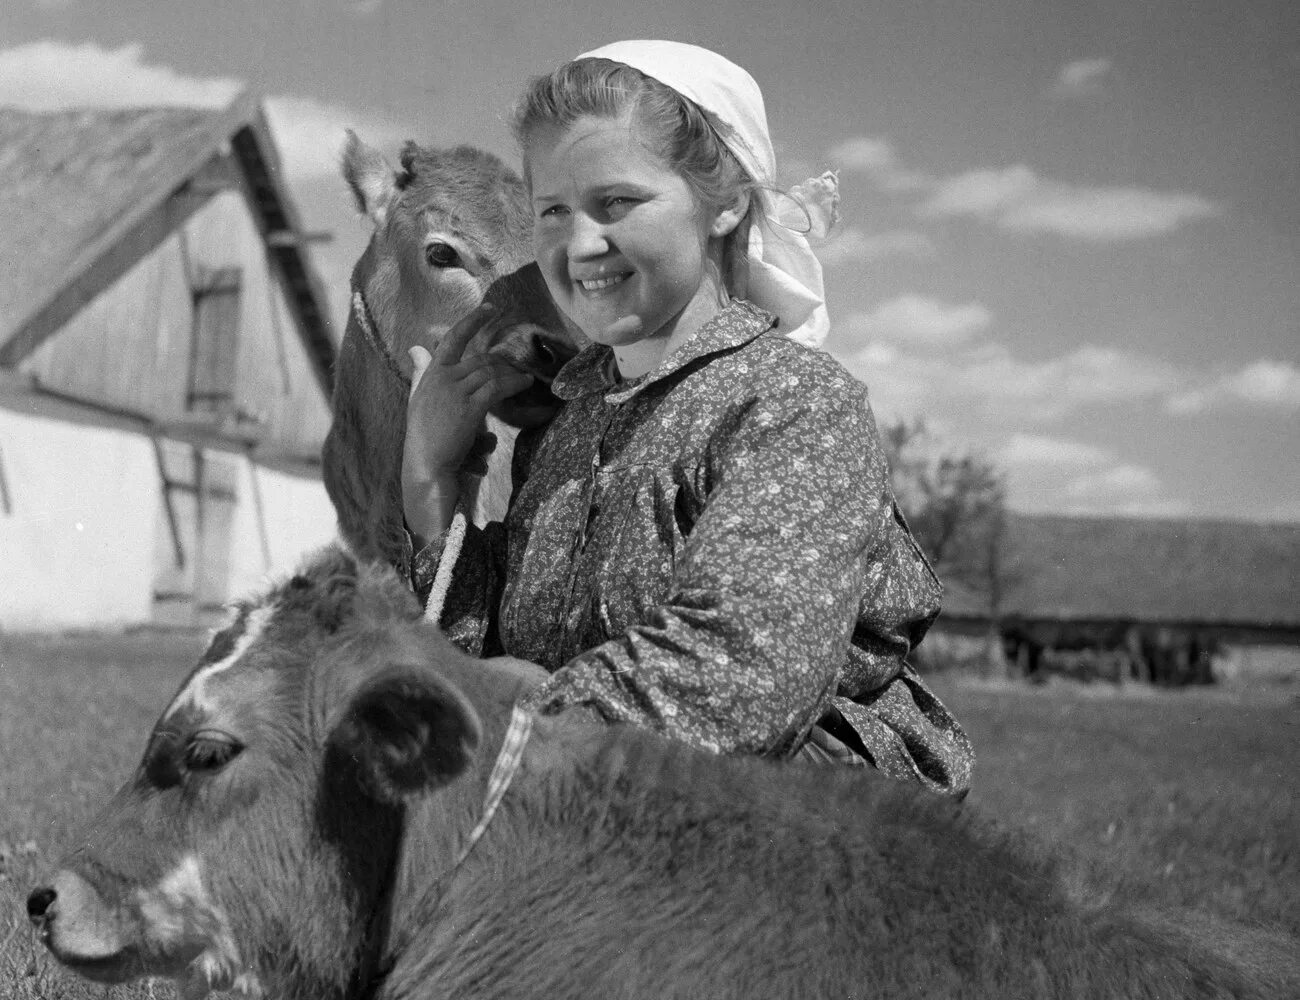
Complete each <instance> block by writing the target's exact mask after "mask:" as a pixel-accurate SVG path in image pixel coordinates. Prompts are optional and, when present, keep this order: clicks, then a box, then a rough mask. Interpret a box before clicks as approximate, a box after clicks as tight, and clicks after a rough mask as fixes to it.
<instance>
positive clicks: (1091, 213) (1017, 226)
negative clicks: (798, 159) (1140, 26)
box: [827, 74, 1221, 243]
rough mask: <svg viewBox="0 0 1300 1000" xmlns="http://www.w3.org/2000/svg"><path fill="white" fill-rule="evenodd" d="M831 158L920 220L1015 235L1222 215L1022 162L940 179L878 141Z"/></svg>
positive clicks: (1094, 233)
mask: <svg viewBox="0 0 1300 1000" xmlns="http://www.w3.org/2000/svg"><path fill="white" fill-rule="evenodd" d="M1075 75H1076V77H1077V76H1079V74H1075ZM827 155H828V157H829V158H830V161H831V163H832V165H834V166H836V167H838V168H839V169H840V170H843V171H851V172H857V173H861V174H865V175H866V176H867V177H869V178H870V179H871V182H872V183H873V184H874V185H875V187H876V188H877V189H878V190H881V191H885V192H889V193H894V194H916V195H920V196H921V197H922V199H923V200H922V201H921V203H920V204H919V205H917V206H916V211H917V214H918V215H919V216H921V217H922V218H955V217H969V218H975V219H979V220H980V221H983V222H987V223H989V224H991V225H995V226H997V227H998V228H1000V229H1004V230H1008V231H1011V232H1021V233H1053V234H1055V235H1058V236H1065V237H1070V238H1074V239H1082V240H1088V241H1092V242H1098V243H1113V242H1122V241H1125V240H1136V239H1143V238H1146V237H1150V236H1158V235H1161V234H1163V233H1167V232H1171V231H1173V230H1175V229H1177V228H1179V227H1180V226H1183V225H1185V224H1187V223H1189V222H1194V221H1196V220H1198V219H1206V218H1211V217H1213V216H1216V215H1218V214H1220V212H1221V208H1220V207H1219V206H1218V205H1216V204H1215V203H1214V202H1212V201H1210V200H1209V199H1206V198H1203V197H1201V196H1200V195H1196V194H1191V193H1187V192H1182V191H1155V190H1151V189H1149V188H1142V187H1114V186H1093V185H1085V184H1072V183H1069V182H1067V181H1057V180H1052V179H1050V178H1045V177H1040V176H1039V175H1038V174H1037V173H1035V172H1034V170H1033V169H1032V168H1030V167H1028V166H1026V165H1024V164H1017V165H1014V166H1010V167H1003V168H1000V169H992V170H970V171H966V172H964V173H960V174H954V175H952V176H948V177H937V176H934V175H933V174H929V173H926V172H924V171H920V170H914V169H912V168H911V167H909V166H907V165H906V164H905V163H903V162H902V160H901V159H900V158H899V156H898V153H897V151H896V150H895V149H894V146H893V144H892V143H891V142H890V141H889V140H888V139H886V138H883V137H880V136H855V137H852V138H849V139H845V140H844V141H843V142H840V143H839V144H837V145H836V146H834V147H832V148H831V149H830V150H829V152H828V154H827Z"/></svg>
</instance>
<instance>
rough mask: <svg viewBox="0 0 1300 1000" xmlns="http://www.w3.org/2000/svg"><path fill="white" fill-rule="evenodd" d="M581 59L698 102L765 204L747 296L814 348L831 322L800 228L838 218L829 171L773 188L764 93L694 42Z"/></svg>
mask: <svg viewBox="0 0 1300 1000" xmlns="http://www.w3.org/2000/svg"><path fill="white" fill-rule="evenodd" d="M578 58H579V59H609V60H611V61H613V62H619V63H622V64H623V65H625V66H631V67H632V68H633V69H635V70H638V71H640V72H641V73H644V74H645V75H646V76H648V77H651V78H652V79H655V80H658V81H659V82H660V83H662V84H664V85H665V86H667V87H671V88H672V89H673V90H675V91H676V92H677V93H679V94H681V95H682V97H685V98H686V99H687V100H689V101H692V102H694V103H695V104H696V105H698V106H699V107H700V108H701V109H702V110H703V111H704V112H705V114H706V115H707V116H708V118H709V120H710V123H711V124H712V125H713V127H714V128H715V129H716V130H717V132H718V136H719V138H721V139H722V142H723V144H724V145H726V147H727V149H729V150H730V151H731V153H732V155H733V156H735V157H736V159H737V160H739V161H740V164H741V166H743V167H744V168H745V170H746V171H748V173H749V175H750V177H751V178H752V179H753V180H754V181H755V182H756V183H757V184H758V185H759V187H760V194H759V197H760V198H761V199H762V207H763V211H762V213H761V218H760V222H759V224H758V225H756V226H754V227H753V228H752V229H751V230H750V234H749V280H748V286H747V289H746V292H745V295H746V297H747V298H748V299H749V300H750V301H751V302H753V303H754V304H755V305H756V306H759V307H760V308H762V309H766V310H767V311H768V312H771V313H774V314H775V315H776V316H777V318H778V319H779V320H780V321H781V323H780V329H781V330H782V331H784V333H785V335H786V336H787V337H789V338H790V339H791V340H797V341H799V342H800V343H802V344H807V345H809V346H810V347H820V346H821V344H822V341H824V340H825V339H826V334H827V332H828V331H829V329H830V320H829V318H828V316H827V314H826V295H825V288H824V286H823V282H822V268H821V264H820V263H819V262H818V260H817V255H816V254H814V253H813V250H812V247H811V246H809V245H808V240H807V238H806V236H805V235H804V233H805V231H808V232H812V233H816V234H818V235H825V234H826V232H827V231H829V229H830V227H831V226H832V225H834V223H835V221H836V219H837V217H838V214H837V213H838V206H839V189H838V183H837V180H836V177H835V175H834V174H833V173H830V172H827V173H824V174H822V175H821V176H820V177H814V178H811V179H809V180H807V181H804V182H803V183H802V184H797V185H795V186H794V187H793V188H792V189H791V190H790V191H789V192H788V193H787V194H788V199H789V200H790V201H792V202H793V204H786V205H782V204H779V203H778V199H777V198H774V197H773V196H772V195H771V194H770V193H769V192H770V191H771V190H775V184H776V154H775V153H774V152H773V150H772V139H771V136H770V135H769V134H768V130H767V112H766V109H765V108H764V106H763V94H762V91H760V90H759V89H758V84H757V83H756V82H755V80H754V78H753V77H752V76H750V75H749V74H748V73H747V72H745V70H743V69H742V68H741V67H739V66H737V65H736V64H735V63H733V62H731V61H730V60H729V59H725V58H723V57H722V56H720V55H718V54H717V53H716V52H712V51H710V50H709V49H704V48H700V47H699V46H698V45H687V44H685V43H684V42H669V41H626V42H614V43H613V44H611V45H604V46H602V47H600V48H598V49H593V50H592V51H590V52H584V53H583V54H582V55H580V56H578Z"/></svg>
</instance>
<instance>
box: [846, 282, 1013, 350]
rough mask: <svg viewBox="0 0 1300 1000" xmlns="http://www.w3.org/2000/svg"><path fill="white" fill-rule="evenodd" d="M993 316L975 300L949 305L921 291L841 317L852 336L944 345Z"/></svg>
mask: <svg viewBox="0 0 1300 1000" xmlns="http://www.w3.org/2000/svg"><path fill="white" fill-rule="evenodd" d="M992 322H993V316H992V314H990V313H989V311H988V310H987V309H986V308H984V306H982V305H980V304H979V303H978V302H970V303H967V304H965V305H950V304H948V303H946V302H940V301H939V300H937V299H931V298H927V297H925V296H923V295H900V296H899V297H898V298H895V299H890V300H889V301H888V302H882V303H881V304H880V305H878V306H877V307H876V308H875V309H873V310H871V311H870V312H867V313H856V314H853V315H851V316H849V317H848V318H847V319H846V320H845V323H844V325H845V331H846V333H848V335H849V336H851V337H855V338H883V339H884V340H888V341H893V342H895V343H899V344H907V345H913V346H918V345H920V346H930V347H934V346H947V345H951V344H956V343H961V342H963V341H967V340H970V339H971V338H972V337H974V336H975V335H976V334H977V333H980V332H981V331H983V330H986V329H988V326H989V324H990V323H992Z"/></svg>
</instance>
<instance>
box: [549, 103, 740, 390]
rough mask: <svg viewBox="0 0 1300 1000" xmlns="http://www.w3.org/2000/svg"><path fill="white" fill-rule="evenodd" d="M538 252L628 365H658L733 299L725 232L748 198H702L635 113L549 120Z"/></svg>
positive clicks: (571, 310) (581, 316)
mask: <svg viewBox="0 0 1300 1000" xmlns="http://www.w3.org/2000/svg"><path fill="white" fill-rule="evenodd" d="M525 148H526V156H525V159H526V160H527V163H528V167H529V179H530V181H531V184H532V190H533V207H534V210H535V212H536V216H537V224H536V227H535V230H534V232H535V238H534V245H535V249H536V252H537V261H538V264H539V265H540V266H541V268H542V273H543V274H544V275H545V277H546V283H547V287H548V288H550V289H551V294H552V295H553V296H554V297H555V301H556V304H557V305H559V306H560V308H561V309H562V310H564V312H565V313H566V314H567V315H568V316H569V317H570V319H572V320H573V321H574V322H575V323H577V324H578V325H579V326H580V327H582V329H583V332H584V333H586V335H587V336H588V337H589V338H590V339H591V340H593V341H595V342H596V343H598V344H606V345H608V346H609V347H612V348H613V349H614V357H615V360H616V361H617V363H618V368H619V373H620V374H621V375H622V376H623V377H624V378H636V377H638V376H641V375H644V374H646V373H647V372H649V371H650V370H651V369H653V368H655V367H656V366H657V365H658V364H659V362H661V361H662V360H663V359H664V358H665V357H666V356H667V355H669V354H671V353H672V352H673V351H675V350H676V349H677V348H678V347H680V346H681V345H682V344H683V343H685V342H686V341H687V340H689V339H690V337H691V335H692V334H693V333H694V332H695V331H696V330H697V329H699V328H700V327H701V326H702V325H703V324H704V322H705V321H706V320H708V319H710V318H712V316H713V315H714V314H715V313H717V312H718V311H719V309H721V308H722V307H723V306H724V305H725V304H726V302H727V291H726V288H725V287H724V283H723V277H722V245H723V239H724V238H725V237H726V236H727V235H729V234H730V233H731V232H733V231H734V230H735V228H736V227H737V226H738V225H739V224H740V221H741V219H742V218H743V217H744V214H745V211H746V209H747V208H748V205H749V196H748V194H747V193H745V192H743V191H742V192H740V193H739V195H738V197H737V199H736V200H735V202H734V203H733V204H731V205H728V206H726V207H724V208H722V209H713V208H711V207H709V206H705V205H700V204H699V203H698V202H697V200H696V198H695V195H694V192H693V191H692V189H691V186H690V184H689V183H687V181H686V179H685V178H684V177H683V176H682V175H681V174H679V173H678V172H677V171H675V170H672V169H670V168H669V167H668V165H667V164H666V163H665V162H664V161H663V160H662V159H661V158H660V157H659V156H658V155H656V154H655V153H653V152H652V151H651V150H650V149H649V148H648V147H647V144H646V142H645V140H644V138H643V133H642V130H641V129H640V128H639V127H638V123H637V122H636V121H635V118H634V116H633V114H632V113H631V112H630V111H627V112H624V113H623V114H622V115H621V116H619V117H617V118H605V117H596V116H592V117H588V118H583V119H580V120H579V121H577V122H575V123H574V124H572V125H569V126H567V127H561V126H549V127H545V128H542V129H539V130H538V131H537V132H536V133H534V134H533V135H531V136H530V137H529V138H528V140H527V144H526V147H525Z"/></svg>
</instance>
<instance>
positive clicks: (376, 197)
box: [342, 129, 397, 228]
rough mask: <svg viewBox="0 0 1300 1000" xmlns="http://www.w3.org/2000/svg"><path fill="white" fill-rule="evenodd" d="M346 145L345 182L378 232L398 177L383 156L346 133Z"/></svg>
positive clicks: (358, 206) (353, 133)
mask: <svg viewBox="0 0 1300 1000" xmlns="http://www.w3.org/2000/svg"><path fill="white" fill-rule="evenodd" d="M347 135H348V137H347V141H346V142H345V143H344V145H343V164H342V166H343V179H344V180H346V181H347V182H348V187H350V188H351V189H352V196H353V197H354V198H356V200H357V208H358V209H359V210H360V211H362V212H364V213H365V214H366V215H368V216H370V220H371V221H372V222H373V223H374V224H375V226H376V228H377V227H379V226H382V225H383V224H384V219H385V218H386V217H387V214H388V206H389V203H391V202H392V200H393V195H395V194H396V193H397V173H396V172H395V171H394V170H393V168H392V167H390V166H389V165H388V161H387V160H385V159H384V157H383V154H382V153H380V152H379V150H377V149H375V148H374V147H373V146H368V145H366V144H365V143H364V142H362V141H361V140H360V139H359V138H357V134H356V133H355V132H353V131H352V130H351V129H348V130H347Z"/></svg>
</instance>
